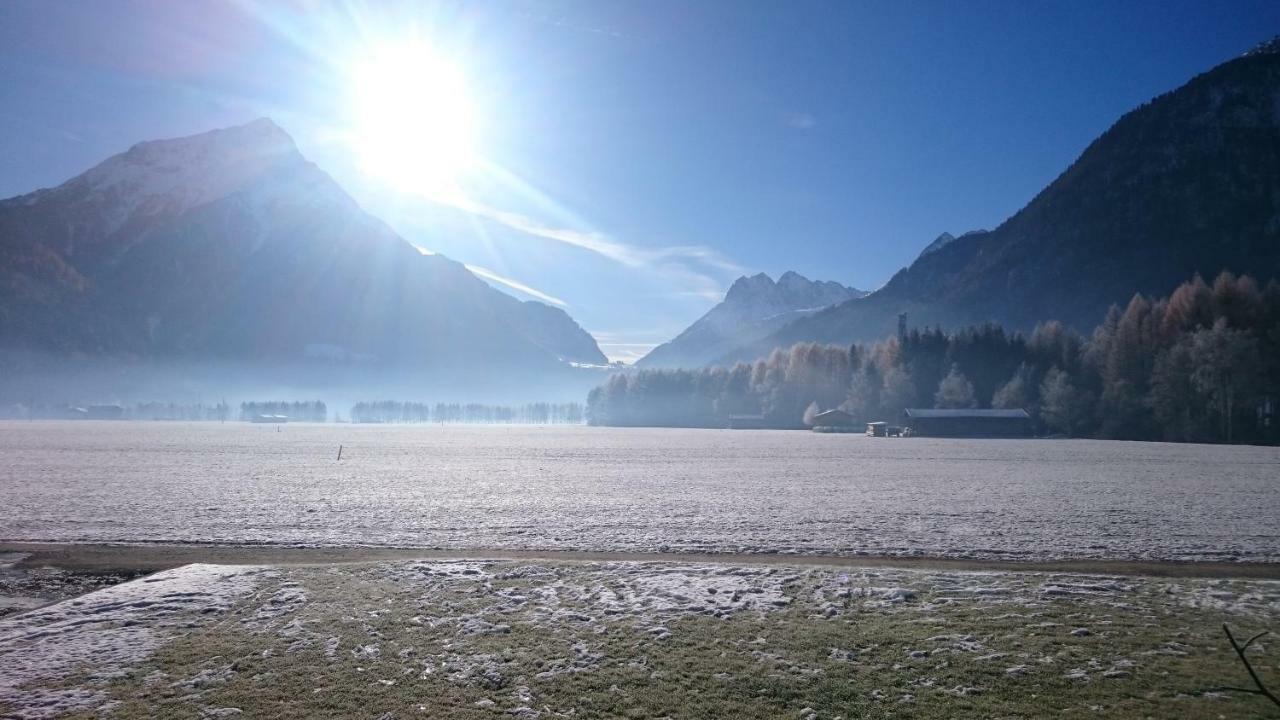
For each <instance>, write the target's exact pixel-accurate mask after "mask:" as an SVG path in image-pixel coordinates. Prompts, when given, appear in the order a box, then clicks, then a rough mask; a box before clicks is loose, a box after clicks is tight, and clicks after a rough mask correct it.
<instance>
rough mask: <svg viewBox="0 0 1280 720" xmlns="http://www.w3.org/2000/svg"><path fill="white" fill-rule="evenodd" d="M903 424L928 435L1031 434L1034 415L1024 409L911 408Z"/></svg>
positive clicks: (904, 417)
mask: <svg viewBox="0 0 1280 720" xmlns="http://www.w3.org/2000/svg"><path fill="white" fill-rule="evenodd" d="M902 424H903V425H905V426H907V427H909V428H911V434H912V435H921V436H924V437H986V438H1018V437H1031V415H1030V414H1028V413H1027V411H1026V410H1023V409H1021V408H1017V409H1010V410H976V409H969V408H956V409H951V408H907V409H906V410H904V411H903V413H902Z"/></svg>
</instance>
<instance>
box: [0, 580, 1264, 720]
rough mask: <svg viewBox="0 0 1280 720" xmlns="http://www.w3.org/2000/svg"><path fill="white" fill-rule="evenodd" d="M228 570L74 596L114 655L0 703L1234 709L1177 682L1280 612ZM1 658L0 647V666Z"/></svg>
mask: <svg viewBox="0 0 1280 720" xmlns="http://www.w3.org/2000/svg"><path fill="white" fill-rule="evenodd" d="M191 572H196V573H205V574H208V573H215V572H227V570H226V569H225V568H224V569H217V568H210V567H208V566H204V568H203V569H197V570H192V571H191ZM241 572H243V575H230V576H228V577H225V578H222V579H220V580H219V581H218V582H205V581H199V582H196V583H195V584H196V585H197V586H198V587H199V588H200V589H201V590H204V591H206V592H207V591H208V586H215V587H225V588H228V590H227V591H226V592H224V593H222V594H221V595H219V598H220V599H216V600H205V601H201V603H203V604H201V603H197V606H195V607H192V608H189V609H188V610H176V609H175V610H165V608H167V607H169V606H171V605H174V604H175V603H177V602H179V600H181V599H182V598H184V597H185V595H184V593H183V592H182V591H181V588H179V587H178V586H173V587H166V585H165V583H162V582H157V583H149V584H148V583H142V582H139V583H134V584H132V586H120V587H119V588H115V589H113V592H114V593H115V594H116V595H117V596H118V597H115V598H114V599H113V597H112V595H111V594H98V595H91V596H88V597H86V598H83V599H82V600H83V601H84V607H100V606H101V607H110V608H115V610H113V612H117V611H118V612H122V613H127V614H125V615H119V616H117V617H116V620H115V621H114V624H109V625H101V626H98V628H97V630H96V631H95V633H96V634H94V635H91V637H93V638H96V642H98V643H100V644H101V645H102V646H103V647H106V648H107V649H108V650H111V649H112V648H114V647H116V645H117V644H118V646H119V647H118V648H116V649H115V651H114V652H115V653H116V654H115V656H112V654H111V653H110V652H108V653H107V654H106V655H104V656H103V658H104V659H103V660H102V661H101V662H99V658H98V657H97V655H96V653H97V647H96V646H94V645H92V644H90V643H89V642H85V641H77V642H73V643H71V644H69V645H68V646H67V649H66V650H65V651H64V653H65V655H66V657H65V658H64V659H63V660H61V661H59V662H61V663H62V669H61V670H57V671H55V672H45V673H44V674H33V673H29V674H28V676H27V679H26V680H23V681H21V682H14V683H11V685H10V686H7V687H4V688H0V690H3V692H2V693H0V697H5V698H6V699H7V696H8V695H9V694H12V693H13V692H19V693H21V695H20V697H21V701H22V703H23V704H22V705H21V706H20V708H21V709H22V710H23V711H26V710H28V709H34V710H32V711H31V712H29V713H28V714H30V715H32V716H34V717H48V716H53V715H57V714H58V713H59V712H62V711H63V710H64V709H67V708H79V709H92V708H99V707H104V706H109V705H108V704H109V703H113V702H115V703H120V705H118V706H110V707H115V708H116V710H115V711H114V712H115V713H116V715H117V716H119V717H121V718H137V717H162V716H164V717H167V716H193V717H196V716H219V715H222V716H234V715H236V714H237V713H236V712H235V711H240V712H242V713H243V714H244V715H245V716H263V715H269V714H272V712H273V711H274V710H277V709H279V708H280V707H285V706H287V707H289V708H291V709H292V710H291V711H292V712H293V713H294V714H293V715H289V714H288V713H285V715H284V717H316V716H329V717H347V716H360V717H373V718H376V717H384V716H385V717H460V718H469V717H475V718H481V717H530V718H533V717H541V718H550V717H563V716H573V717H618V716H627V715H635V716H645V717H663V716H672V717H676V716H681V714H682V712H681V711H682V710H683V709H685V708H687V707H691V706H693V705H698V706H700V707H702V708H705V709H707V710H706V713H705V714H706V715H707V716H732V717H760V718H763V717H810V716H815V717H820V718H831V717H834V716H835V715H843V716H844V717H858V716H885V715H894V714H896V713H904V712H915V711H916V709H918V710H919V711H920V712H921V715H922V716H926V717H927V716H929V713H934V714H936V715H938V716H947V713H946V712H945V710H947V709H950V708H954V707H962V708H965V709H966V710H967V711H970V713H969V716H993V717H1014V716H1018V717H1033V716H1040V715H1041V714H1045V713H1049V712H1050V711H1052V712H1053V713H1054V714H1059V713H1065V714H1066V715H1068V716H1072V715H1073V714H1074V715H1079V714H1086V715H1095V714H1099V713H1098V712H1096V711H1093V710H1090V709H1089V708H1090V707H1092V706H1094V705H1096V706H1099V707H1103V708H1104V711H1103V712H1101V713H1100V714H1101V715H1103V716H1108V715H1110V716H1112V717H1138V716H1156V717H1166V716H1170V715H1171V714H1172V713H1173V712H1174V711H1177V710H1178V709H1180V708H1182V707H1184V706H1186V707H1191V706H1194V707H1195V708H1198V710H1197V712H1199V711H1200V710H1205V709H1206V708H1208V709H1212V710H1213V711H1214V714H1215V715H1217V714H1225V715H1227V716H1236V717H1243V716H1248V713H1247V712H1235V711H1237V710H1239V709H1240V708H1242V707H1244V708H1246V709H1247V706H1246V705H1233V704H1230V703H1237V702H1242V703H1243V702H1247V699H1230V698H1215V697H1209V696H1204V695H1195V694H1192V693H1191V691H1193V690H1194V689H1195V688H1198V687H1213V686H1216V685H1220V684H1223V683H1225V682H1226V681H1228V680H1229V678H1227V677H1219V676H1218V675H1217V674H1215V673H1216V672H1217V669H1218V668H1220V667H1224V666H1225V667H1228V668H1229V667H1232V666H1231V664H1230V657H1228V656H1227V655H1226V653H1227V650H1225V649H1224V648H1223V647H1221V646H1222V643H1221V641H1220V638H1218V637H1217V634H1216V630H1217V624H1218V623H1220V622H1221V621H1222V620H1223V619H1224V618H1225V619H1230V620H1232V621H1233V622H1249V623H1260V624H1263V625H1266V624H1274V622H1275V620H1276V619H1277V618H1278V617H1280V611H1277V608H1276V607H1275V605H1274V601H1275V599H1276V595H1275V593H1276V588H1277V584H1276V583H1270V582H1265V581H1208V580H1179V581H1176V582H1175V581H1169V580H1166V579H1152V578H1134V577H1116V576H1108V575H1086V574H1067V573H1017V572H945V571H927V570H900V569H892V568H824V567H817V566H810V567H788V566H782V565H771V564H755V565H741V566H734V565H720V564H712V563H664V562H582V563H531V562H515V561H485V560H468V561H458V562H448V561H433V562H391V563H378V564H365V565H344V566H335V567H328V568H320V567H294V568H289V569H281V570H266V569H250V570H244V571H241ZM160 577H163V576H160ZM231 588H235V589H234V590H232V589H231ZM135 589H136V590H137V591H136V592H135ZM206 606H208V607H211V608H213V609H212V610H210V611H209V612H208V613H207V614H206V613H202V612H200V609H201V608H202V607H206ZM42 612H43V611H42ZM85 612H87V611H85ZM66 613H67V611H65V610H64V611H62V612H61V613H55V614H52V615H45V616H43V619H41V617H40V615H39V614H38V613H33V614H31V615H28V616H23V618H22V620H23V621H24V623H25V629H26V636H27V637H28V638H32V639H34V642H37V643H38V642H41V638H44V637H45V633H49V637H55V635H56V633H59V632H62V630H60V629H59V628H60V627H61V625H60V623H63V622H66V621H68V618H67V617H65V616H66ZM0 628H3V629H4V632H5V633H6V634H5V635H4V637H6V638H7V637H9V635H10V634H11V633H12V632H13V630H12V624H3V623H0ZM66 632H68V633H71V630H70V629H69V628H68V629H66ZM64 637H70V638H73V639H74V638H75V637H76V636H75V635H74V633H71V634H69V635H65V636H64ZM23 642H26V641H23ZM22 652H23V651H22V650H21V648H20V647H19V646H18V643H17V642H16V641H14V640H12V639H9V640H7V641H3V642H0V671H7V670H8V668H10V667H18V660H19V659H21V658H22V657H23V655H22ZM34 652H35V651H32V653H34ZM1268 652H1270V650H1268ZM73 656H74V657H73ZM25 657H26V661H27V662H28V663H35V662H36V660H37V656H36V655H35V654H28V655H26V656H25ZM113 657H114V659H113ZM1037 697H1039V698H1040V699H1039V700H1034V698H1037ZM1134 698H1139V700H1134ZM3 702H4V701H3V700H0V714H3V713H4V712H6V711H13V710H14V709H15V708H18V707H19V706H18V705H17V704H16V703H15V702H14V701H9V702H10V704H11V705H13V706H14V707H7V706H5V705H4V704H3ZM1134 702H1138V703H1139V704H1138V705H1133V704H1132V703H1134ZM956 703H959V705H956ZM1125 703H1129V704H1128V705H1126V704H1125ZM1142 703H1146V704H1142ZM907 706H909V707H910V708H912V710H910V711H908V710H906V709H904V708H905V707H907ZM925 708H930V709H929V710H928V711H925V710H924V709H925ZM939 708H942V709H943V710H944V712H942V713H941V714H938V712H937V710H938V709H939ZM961 714H964V713H961ZM1202 714H1203V713H1202ZM1188 716H1189V717H1195V716H1196V714H1195V713H1190V714H1188Z"/></svg>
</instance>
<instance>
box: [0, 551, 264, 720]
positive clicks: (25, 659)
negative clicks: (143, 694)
mask: <svg viewBox="0 0 1280 720" xmlns="http://www.w3.org/2000/svg"><path fill="white" fill-rule="evenodd" d="M262 572H263V570H262V569H261V568H252V567H224V566H217V565H188V566H186V567H182V568H177V569H174V570H168V571H165V572H161V573H157V574H155V575H152V576H150V577H148V578H145V579H143V580H136V581H133V582H129V583H124V584H122V585H116V586H114V587H109V588H106V589H103V590H98V591H97V592H93V593H90V594H88V595H85V596H82V597H80V598H77V599H74V600H66V601H63V602H61V603H58V604H56V605H51V606H48V607H45V608H41V609H38V610H33V611H31V612H28V613H25V614H22V615H17V616H13V617H9V618H6V619H3V620H0V699H3V701H4V702H5V703H7V704H8V705H9V706H10V708H11V709H12V710H13V711H14V712H15V714H17V715H19V716H20V717H26V718H46V717H56V716H58V715H61V714H64V713H67V712H71V711H74V710H86V709H91V708H96V707H99V706H102V705H104V704H105V703H107V702H108V700H109V698H108V696H107V695H106V693H105V692H104V689H103V688H104V687H105V686H106V684H107V683H108V682H109V681H111V680H113V679H115V678H118V677H121V676H122V675H124V674H126V673H127V672H128V671H129V670H130V669H131V668H133V667H135V666H137V665H138V664H139V663H140V662H141V661H142V660H144V659H145V658H147V657H148V656H149V655H150V654H151V653H152V652H154V651H155V649H156V648H158V647H159V646H160V645H161V644H162V643H164V642H165V641H166V640H167V639H168V638H170V637H173V636H175V635H178V634H182V633H184V632H187V631H188V630H189V629H190V628H193V627H197V626H199V625H201V624H206V623H209V622H215V621H216V620H217V619H218V618H220V617H221V616H222V615H224V614H225V613H227V612H228V611H229V610H230V609H231V607H232V606H233V604H234V603H235V602H236V601H237V600H239V599H241V598H243V597H244V596H245V595H247V594H249V593H251V592H252V591H253V589H254V586H255V584H256V579H257V576H258V575H259V574H261V573H262Z"/></svg>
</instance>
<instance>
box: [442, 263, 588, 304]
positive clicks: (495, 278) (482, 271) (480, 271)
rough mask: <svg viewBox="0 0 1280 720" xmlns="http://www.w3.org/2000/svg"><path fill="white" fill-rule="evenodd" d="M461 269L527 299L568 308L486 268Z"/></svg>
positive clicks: (558, 300)
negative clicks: (526, 296) (522, 294)
mask: <svg viewBox="0 0 1280 720" xmlns="http://www.w3.org/2000/svg"><path fill="white" fill-rule="evenodd" d="M463 267H465V268H466V269H468V270H470V271H471V273H472V274H473V275H478V276H480V277H482V278H484V279H485V280H489V281H490V282H496V283H498V284H499V285H506V286H507V287H509V288H511V289H512V290H515V291H517V292H521V293H524V294H525V295H528V296H529V297H534V298H537V299H539V300H541V301H543V302H545V303H550V304H552V305H558V306H559V307H569V303H567V302H565V301H563V300H561V299H560V298H558V297H556V296H554V295H548V294H547V293H544V292H542V291H541V290H538V289H535V288H531V287H529V286H528V285H525V284H524V283H522V282H520V281H518V280H512V279H511V278H509V277H503V276H501V275H499V274H498V273H496V272H494V271H492V270H490V269H488V268H483V267H480V266H479V265H469V264H468V265H464V266H463Z"/></svg>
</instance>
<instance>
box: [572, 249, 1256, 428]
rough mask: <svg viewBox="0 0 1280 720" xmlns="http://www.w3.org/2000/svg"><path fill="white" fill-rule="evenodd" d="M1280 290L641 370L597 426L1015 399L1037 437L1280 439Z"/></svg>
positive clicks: (795, 422)
mask: <svg viewBox="0 0 1280 720" xmlns="http://www.w3.org/2000/svg"><path fill="white" fill-rule="evenodd" d="M1278 400H1280V284H1277V283H1276V282H1275V281H1272V282H1271V283H1269V284H1268V285H1267V287H1266V288H1265V289H1260V288H1259V286H1258V284H1257V282H1256V281H1254V280H1253V279H1252V278H1250V277H1247V276H1245V277H1239V278H1237V277H1235V276H1232V275H1230V274H1226V273H1224V274H1222V275H1220V276H1219V277H1218V278H1217V279H1216V280H1215V281H1214V283H1213V285H1212V286H1210V285H1208V284H1206V283H1205V282H1204V280H1203V279H1201V278H1199V277H1196V278H1195V279H1193V280H1191V281H1190V282H1186V283H1183V284H1182V285H1181V286H1179V287H1178V288H1177V289H1176V290H1175V291H1174V292H1173V294H1172V295H1170V296H1169V297H1167V298H1162V299H1154V300H1153V299H1149V298H1146V297H1143V296H1141V295H1135V296H1134V298H1133V299H1132V300H1131V301H1130V302H1129V304H1128V306H1127V307H1125V308H1123V309H1121V308H1119V307H1115V306H1113V307H1112V308H1111V310H1110V311H1109V312H1108V313H1107V316H1106V318H1105V319H1104V320H1103V321H1102V324H1101V325H1099V326H1098V327H1097V328H1096V329H1095V330H1094V331H1093V333H1092V334H1091V335H1089V336H1088V337H1084V336H1082V335H1080V334H1079V333H1077V332H1075V331H1073V330H1071V329H1069V328H1067V327H1066V326H1064V325H1063V324H1061V323H1058V322H1046V323H1043V324H1041V325H1039V326H1038V327H1036V328H1035V330H1034V331H1033V332H1032V333H1031V334H1030V335H1029V336H1025V335H1023V334H1021V333H1011V332H1007V331H1005V330H1004V329H1003V328H1001V327H999V326H997V325H991V324H988V325H983V326H979V327H972V328H966V329H962V330H958V331H955V332H951V333H948V332H944V331H942V330H938V329H924V330H911V331H909V332H906V333H905V334H903V335H902V336H901V337H891V338H888V339H886V340H883V341H880V342H877V343H874V344H872V345H853V346H852V347H840V346H830V345H819V344H815V343H800V344H797V345H793V346H791V347H790V348H788V349H776V350H774V351H773V353H772V354H771V355H770V356H769V357H767V358H762V359H759V360H756V361H755V362H754V363H751V364H747V363H739V364H737V365H735V366H734V367H732V368H723V367H716V368H704V369H698V370H641V371H637V372H633V373H628V374H618V375H614V376H612V377H610V378H609V380H608V381H607V382H606V383H605V384H603V385H601V386H600V387H597V388H595V389H594V390H592V391H591V393H590V395H589V396H588V399H587V417H588V421H589V422H590V423H591V424H594V425H618V426H645V425H650V426H674V427H725V426H726V425H727V424H728V419H729V416H730V415H735V414H761V415H763V416H764V419H765V422H766V423H767V424H768V425H769V426H771V427H775V428H797V427H804V419H805V417H806V415H812V414H813V413H814V412H816V411H818V410H826V409H830V408H841V409H843V410H845V411H847V412H849V413H851V414H852V415H853V416H854V417H855V418H856V419H857V420H859V421H871V420H889V421H891V422H893V421H897V420H898V419H899V418H901V416H902V411H903V409H904V408H908V407H942V408H987V407H996V408H1026V409H1027V410H1028V411H1029V412H1030V413H1031V414H1032V417H1033V418H1034V419H1035V423H1036V425H1037V430H1038V432H1040V433H1041V434H1059V435H1068V436H1072V437H1101V438H1115V439H1134V440H1139V439H1142V440H1171V441H1187V442H1251V443H1276V442H1278V441H1280V432H1278V430H1280V428H1277V419H1280V413H1277V401H1278Z"/></svg>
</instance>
